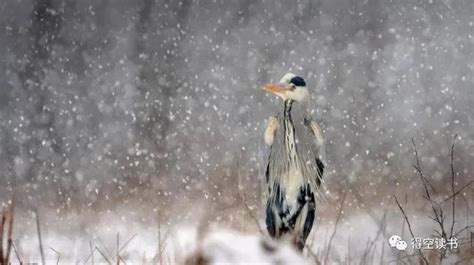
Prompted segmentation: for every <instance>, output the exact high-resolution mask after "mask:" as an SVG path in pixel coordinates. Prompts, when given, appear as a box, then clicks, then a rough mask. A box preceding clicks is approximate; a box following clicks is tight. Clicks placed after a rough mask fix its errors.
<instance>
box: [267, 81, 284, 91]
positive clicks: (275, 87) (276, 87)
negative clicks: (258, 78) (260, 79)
mask: <svg viewBox="0 0 474 265" xmlns="http://www.w3.org/2000/svg"><path fill="white" fill-rule="evenodd" d="M263 90H265V91H267V92H272V93H281V92H283V91H285V90H286V86H285V85H284V84H281V83H270V84H266V85H265V86H263Z"/></svg>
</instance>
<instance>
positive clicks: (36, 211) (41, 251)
mask: <svg viewBox="0 0 474 265" xmlns="http://www.w3.org/2000/svg"><path fill="white" fill-rule="evenodd" d="M34 212H35V217H36V232H37V233H38V242H39V250H40V254H41V262H42V263H43V264H46V263H45V260H44V251H43V240H42V239H41V227H40V220H39V215H38V210H37V209H34Z"/></svg>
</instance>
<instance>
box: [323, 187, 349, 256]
mask: <svg viewBox="0 0 474 265" xmlns="http://www.w3.org/2000/svg"><path fill="white" fill-rule="evenodd" d="M346 194H347V193H345V192H344V194H343V195H342V199H341V203H340V205H339V213H338V215H337V218H336V222H335V223H334V229H333V231H332V234H331V237H330V238H329V242H328V245H327V247H326V255H325V257H324V264H328V259H329V252H331V245H332V241H333V239H334V236H335V235H336V233H337V226H338V224H339V221H340V220H341V217H342V213H343V208H344V201H345V200H346Z"/></svg>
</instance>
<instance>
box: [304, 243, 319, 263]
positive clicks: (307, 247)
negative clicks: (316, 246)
mask: <svg viewBox="0 0 474 265" xmlns="http://www.w3.org/2000/svg"><path fill="white" fill-rule="evenodd" d="M306 251H308V253H309V254H310V255H311V257H313V259H314V263H315V264H317V265H321V261H319V258H318V255H316V253H314V252H313V250H312V249H311V246H310V245H308V244H306Z"/></svg>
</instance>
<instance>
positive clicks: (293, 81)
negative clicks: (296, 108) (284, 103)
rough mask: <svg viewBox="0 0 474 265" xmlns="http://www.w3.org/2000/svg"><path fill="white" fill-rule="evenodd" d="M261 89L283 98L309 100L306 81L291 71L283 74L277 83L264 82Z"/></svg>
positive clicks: (298, 100) (299, 100) (300, 101)
mask: <svg viewBox="0 0 474 265" xmlns="http://www.w3.org/2000/svg"><path fill="white" fill-rule="evenodd" d="M263 90H265V91H267V92H271V93H274V94H276V95H277V96H279V97H280V98H282V99H283V100H287V99H291V100H294V101H296V102H299V103H305V102H307V101H308V100H309V93H308V89H307V88H306V82H305V81H304V79H303V78H302V77H300V76H297V75H294V74H292V73H287V74H285V75H284V76H283V77H282V78H281V79H280V82H278V83H270V84H266V85H265V86H264V87H263Z"/></svg>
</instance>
